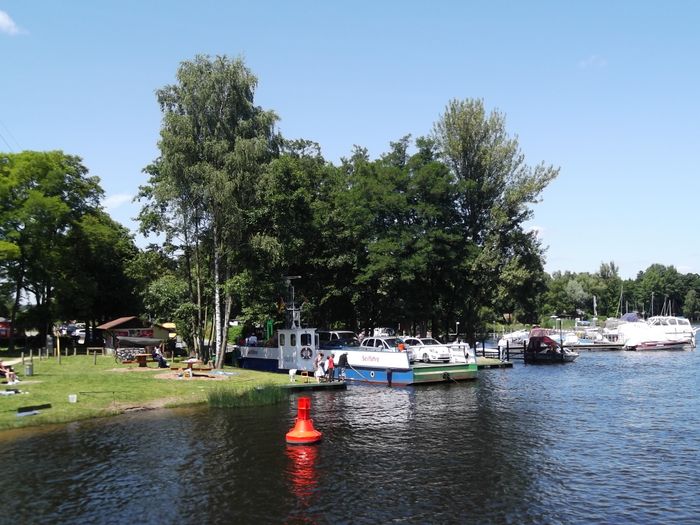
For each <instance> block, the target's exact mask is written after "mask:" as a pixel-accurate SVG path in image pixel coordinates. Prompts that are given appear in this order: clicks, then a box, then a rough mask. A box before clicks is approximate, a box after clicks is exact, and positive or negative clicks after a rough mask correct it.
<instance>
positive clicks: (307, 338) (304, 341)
mask: <svg viewBox="0 0 700 525" xmlns="http://www.w3.org/2000/svg"><path fill="white" fill-rule="evenodd" d="M310 345H311V334H301V346H310Z"/></svg>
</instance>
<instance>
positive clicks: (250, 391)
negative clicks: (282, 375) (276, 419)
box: [207, 383, 289, 408]
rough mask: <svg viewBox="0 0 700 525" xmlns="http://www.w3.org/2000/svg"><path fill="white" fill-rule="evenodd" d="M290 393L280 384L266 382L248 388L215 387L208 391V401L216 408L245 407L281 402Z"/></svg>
mask: <svg viewBox="0 0 700 525" xmlns="http://www.w3.org/2000/svg"><path fill="white" fill-rule="evenodd" d="M288 395H289V394H288V391H287V390H285V389H283V388H280V386H279V385H275V384H273V383H265V384H262V385H258V386H256V387H254V388H247V389H230V388H226V389H224V388H215V389H212V390H210V391H209V392H207V401H208V402H209V405H210V406H212V407H216V408H243V407H255V406H264V405H274V404H277V403H281V402H282V401H285V400H286V399H287V397H288Z"/></svg>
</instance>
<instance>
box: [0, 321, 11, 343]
mask: <svg viewBox="0 0 700 525" xmlns="http://www.w3.org/2000/svg"><path fill="white" fill-rule="evenodd" d="M11 331H12V323H10V320H9V319H5V318H4V317H0V338H3V339H7V338H9V337H10V332H11Z"/></svg>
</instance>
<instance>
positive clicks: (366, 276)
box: [0, 56, 699, 366]
mask: <svg viewBox="0 0 700 525" xmlns="http://www.w3.org/2000/svg"><path fill="white" fill-rule="evenodd" d="M256 87H257V78H256V77H255V75H254V74H253V73H252V72H251V71H250V70H249V69H248V68H247V67H246V65H245V64H244V62H243V61H242V60H241V59H233V60H231V59H228V58H227V57H216V58H210V57H207V56H197V57H196V58H195V59H194V60H191V61H185V62H183V63H182V64H181V65H180V67H179V69H178V71H177V77H176V82H175V83H174V84H172V85H167V86H164V87H163V88H161V89H159V90H158V91H157V93H156V96H157V101H158V103H159V105H160V108H161V112H162V125H161V133H160V140H159V142H158V147H159V151H160V154H159V156H158V158H156V159H154V160H153V162H152V163H151V164H149V165H148V166H146V167H145V168H144V172H145V174H146V176H147V181H146V182H145V184H144V185H142V186H141V187H140V189H139V199H140V201H141V203H142V209H141V212H140V214H139V222H140V229H141V232H142V233H144V234H158V235H159V236H160V238H162V239H163V242H161V243H159V244H153V245H150V246H148V247H147V248H145V249H138V248H136V246H135V245H134V242H133V237H132V236H131V235H130V234H129V233H128V232H127V231H126V230H125V229H124V228H123V227H121V226H119V225H118V224H116V223H115V222H114V221H112V220H111V219H109V217H108V216H107V215H106V213H105V212H104V210H102V208H101V207H100V205H99V199H100V198H101V196H102V189H101V188H100V186H99V180H98V179H97V178H96V177H90V176H88V172H87V169H86V168H85V167H84V166H82V163H81V160H80V159H79V158H78V157H75V156H70V155H66V154H63V153H62V152H48V153H40V152H23V153H20V154H0V159H5V161H4V162H3V163H0V170H1V173H2V185H1V186H0V192H2V195H1V196H2V197H3V199H2V203H3V204H2V210H1V211H0V213H1V214H2V215H0V279H1V282H2V286H1V287H0V292H1V293H2V297H3V302H4V305H3V309H4V310H5V312H6V313H7V314H8V315H9V317H11V318H12V319H13V320H16V319H17V318H18V317H21V316H22V315H23V316H25V318H26V319H25V320H24V322H26V323H27V324H32V325H34V326H37V327H38V328H40V330H42V331H43V333H46V331H47V330H48V328H49V326H50V325H51V323H52V322H53V321H54V320H56V319H69V318H77V319H84V320H86V321H91V322H93V324H94V323H95V322H99V321H104V320H107V319H111V318H114V317H118V316H122V315H128V314H134V313H140V314H142V315H144V316H147V317H149V318H151V319H152V320H159V321H175V322H176V323H177V326H178V332H179V333H180V335H182V336H183V337H184V338H185V340H186V341H187V342H188V344H189V345H190V347H191V348H193V349H195V350H196V352H197V353H198V355H200V356H201V357H203V358H204V359H205V360H208V359H210V357H213V356H212V355H210V353H211V352H213V353H214V354H215V356H216V359H217V362H216V364H217V365H218V366H221V364H222V360H223V351H222V349H223V347H224V345H225V344H226V341H227V330H228V324H229V323H228V321H229V320H230V319H233V318H236V319H240V320H242V321H244V322H245V323H247V325H248V326H250V327H255V326H262V325H264V324H265V322H266V321H267V320H268V319H271V320H273V322H274V323H276V325H277V326H281V325H282V324H283V323H284V318H285V313H284V307H285V305H284V301H285V300H286V297H287V283H288V281H287V279H286V277H287V276H301V279H299V280H296V281H295V282H294V285H295V287H296V291H297V299H298V303H299V304H301V306H302V319H303V322H304V324H306V325H309V326H318V327H328V328H340V327H342V328H350V329H353V330H358V329H360V328H366V329H371V328H373V327H377V326H393V327H398V326H400V327H401V329H403V330H406V331H411V332H415V333H426V332H427V331H432V332H433V334H447V333H450V332H454V327H456V326H457V323H459V327H460V332H461V334H462V336H463V337H465V338H466V339H467V340H471V341H473V340H475V339H477V338H478V337H480V334H482V333H483V332H484V331H485V330H486V327H487V326H488V325H489V324H491V323H497V322H504V321H507V322H515V321H518V322H524V323H534V322H538V321H539V320H540V318H541V317H543V316H548V315H551V314H552V313H555V314H557V315H569V314H572V315H585V314H592V313H593V309H592V304H591V303H592V298H593V296H595V297H596V309H597V312H600V313H603V312H612V310H613V306H616V307H617V306H619V304H621V303H620V301H619V297H620V296H621V289H623V288H626V290H625V291H624V292H622V295H623V297H628V298H629V299H628V300H631V302H632V304H634V305H640V304H642V303H643V301H644V297H648V294H647V292H648V291H650V290H651V291H653V290H658V292H659V293H660V294H665V295H667V296H668V297H667V298H666V299H667V300H669V301H671V300H672V301H674V302H675V303H674V304H676V305H677V306H678V308H684V307H687V308H690V310H692V313H693V315H695V312H696V310H698V306H697V299H696V296H695V295H693V294H695V293H696V291H697V289H698V284H699V283H698V276H697V275H694V276H681V275H679V274H678V273H677V272H676V271H675V269H673V267H670V268H664V267H661V266H658V265H655V266H653V267H651V268H650V269H649V270H647V271H646V272H642V273H640V276H638V278H637V280H636V281H634V282H633V283H629V282H625V283H623V282H622V280H621V279H620V278H619V275H618V271H617V268H616V267H615V265H614V263H609V264H603V265H601V269H600V271H599V272H598V273H596V274H590V275H589V274H572V273H569V272H567V273H565V274H561V273H555V274H553V275H551V276H550V275H548V274H547V273H546V272H545V271H544V269H543V268H544V257H545V251H544V248H543V247H542V245H541V243H540V241H539V240H538V238H537V236H536V234H535V233H534V232H532V231H528V230H527V229H526V227H525V223H526V221H527V220H528V219H529V218H531V216H532V206H533V205H534V204H536V203H537V202H538V201H539V199H540V196H541V193H542V191H543V190H544V189H545V188H546V186H547V185H548V184H549V182H551V181H552V180H553V179H554V178H555V177H556V176H557V175H558V172H559V169H558V168H555V167H553V166H550V165H546V164H544V163H540V164H537V165H529V164H527V163H526V162H525V157H524V154H523V153H522V151H521V150H520V147H519V144H518V141H517V138H515V137H514V136H512V135H510V134H509V133H508V132H507V129H506V122H505V117H504V115H503V114H501V113H500V112H498V111H491V112H487V111H486V109H485V107H484V103H483V101H482V100H474V99H467V100H451V101H449V102H448V103H447V105H446V107H445V110H444V112H443V113H442V114H441V115H439V116H438V117H437V120H436V122H435V123H434V126H433V130H432V132H431V133H430V134H429V135H428V136H422V137H417V138H415V139H414V138H413V137H412V136H410V135H406V136H404V137H401V138H399V139H398V140H396V141H395V142H390V143H389V148H388V151H386V152H385V153H384V154H382V155H380V156H379V157H378V158H375V159H372V158H370V156H369V154H368V152H367V150H366V149H365V148H363V147H361V146H355V147H354V148H353V150H352V151H351V154H350V155H349V156H348V157H347V158H343V159H341V161H340V162H339V163H338V164H337V165H336V164H333V163H332V162H329V161H327V160H326V159H324V158H323V156H322V154H321V150H320V147H319V146H318V144H317V143H315V142H313V141H311V140H308V139H290V138H286V137H283V136H282V135H281V133H280V132H279V131H278V130H277V127H276V125H277V121H278V117H277V115H276V114H275V113H274V111H271V110H268V109H264V108H261V107H260V106H258V105H256V104H255V90H256ZM637 281H639V283H637ZM672 283H673V284H672ZM663 290H665V291H663ZM691 292H692V294H691ZM23 297H24V301H23V300H22V298H23ZM660 297H661V296H659V297H658V299H659V300H661V299H660ZM635 301H636V302H635ZM23 304H24V305H25V307H22V305H23ZM28 304H31V305H32V306H31V307H27V306H26V305H28ZM690 305H692V307H690ZM0 315H2V312H0ZM205 341H211V342H212V344H211V345H206V344H205Z"/></svg>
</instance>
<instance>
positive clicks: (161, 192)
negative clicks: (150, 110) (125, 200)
mask: <svg viewBox="0 0 700 525" xmlns="http://www.w3.org/2000/svg"><path fill="white" fill-rule="evenodd" d="M177 80H178V82H177V84H174V85H168V86H165V87H164V88H162V89H160V90H158V92H157V97H158V102H159V104H160V107H161V111H162V112H163V123H162V127H161V140H160V142H159V148H160V152H161V155H160V158H159V159H157V160H156V161H155V162H154V164H153V165H152V166H149V167H148V168H147V169H146V171H147V172H148V173H149V174H150V175H151V178H150V180H149V185H148V186H146V187H145V188H143V189H142V192H141V196H142V197H144V198H146V199H148V200H149V201H150V202H149V205H148V206H147V207H146V208H145V209H144V212H143V213H142V219H143V226H144V227H145V228H147V229H150V230H154V231H164V232H165V233H166V234H168V235H169V237H170V239H172V238H173V237H175V236H178V237H179V238H180V239H181V241H182V242H183V249H184V250H185V253H186V257H187V261H188V262H190V263H191V265H192V268H193V270H192V272H191V276H192V278H193V282H194V283H195V287H194V288H193V289H192V291H191V295H192V297H193V301H192V302H193V303H194V304H196V305H197V308H196V312H197V313H196V319H194V320H193V322H192V324H193V333H195V334H197V337H196V341H197V343H196V346H197V350H198V352H199V354H200V355H201V356H202V357H203V358H204V359H205V360H208V358H209V355H208V354H207V352H206V350H205V349H204V346H203V345H202V339H203V335H204V334H203V332H204V315H203V309H204V298H203V296H202V294H203V290H204V287H205V286H206V282H205V281H207V280H208V281H209V282H210V283H211V288H212V291H213V301H212V302H213V314H214V339H215V340H214V347H215V348H216V349H217V361H216V366H217V367H220V366H222V364H223V358H224V349H225V344H226V334H225V331H226V328H227V326H228V323H224V322H223V319H224V318H225V317H226V312H225V311H227V310H228V309H229V308H230V304H231V296H230V290H232V287H230V286H228V287H226V286H225V284H226V283H227V282H228V281H229V280H230V279H232V278H233V277H234V275H235V274H236V273H237V272H239V271H241V270H242V267H241V265H239V261H240V252H241V251H244V250H245V249H246V248H247V247H249V246H250V239H251V237H252V235H253V232H254V228H253V225H254V223H255V215H256V214H255V206H256V197H257V195H256V192H255V188H256V181H257V178H258V177H259V176H260V173H261V172H262V169H263V168H264V165H265V164H266V163H267V162H268V161H269V160H270V159H271V158H272V157H273V156H274V155H275V153H276V150H277V147H278V136H277V135H276V133H275V131H274V124H275V122H276V120H277V117H276V115H275V114H274V113H273V112H271V111H264V110H263V109H262V108H260V107H258V106H256V105H255V104H254V93H255V89H256V87H257V78H256V77H255V76H254V75H253V74H252V73H251V72H250V70H249V69H248V68H247V67H246V66H245V64H244V63H243V61H242V60H241V59H235V60H229V59H228V58H227V57H225V56H223V57H216V58H214V59H211V58H210V57H207V56H201V55H200V56H197V57H196V58H195V59H194V60H192V61H185V62H183V63H182V64H181V65H180V67H179V69H178V72H177ZM205 248H206V249H208V255H209V257H208V259H209V261H210V262H211V266H210V267H209V268H207V267H206V266H205V265H204V263H205V260H204V259H205V257H206V255H207V254H205V253H204V252H203V249H205ZM222 294H225V295H226V297H224V295H222Z"/></svg>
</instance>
